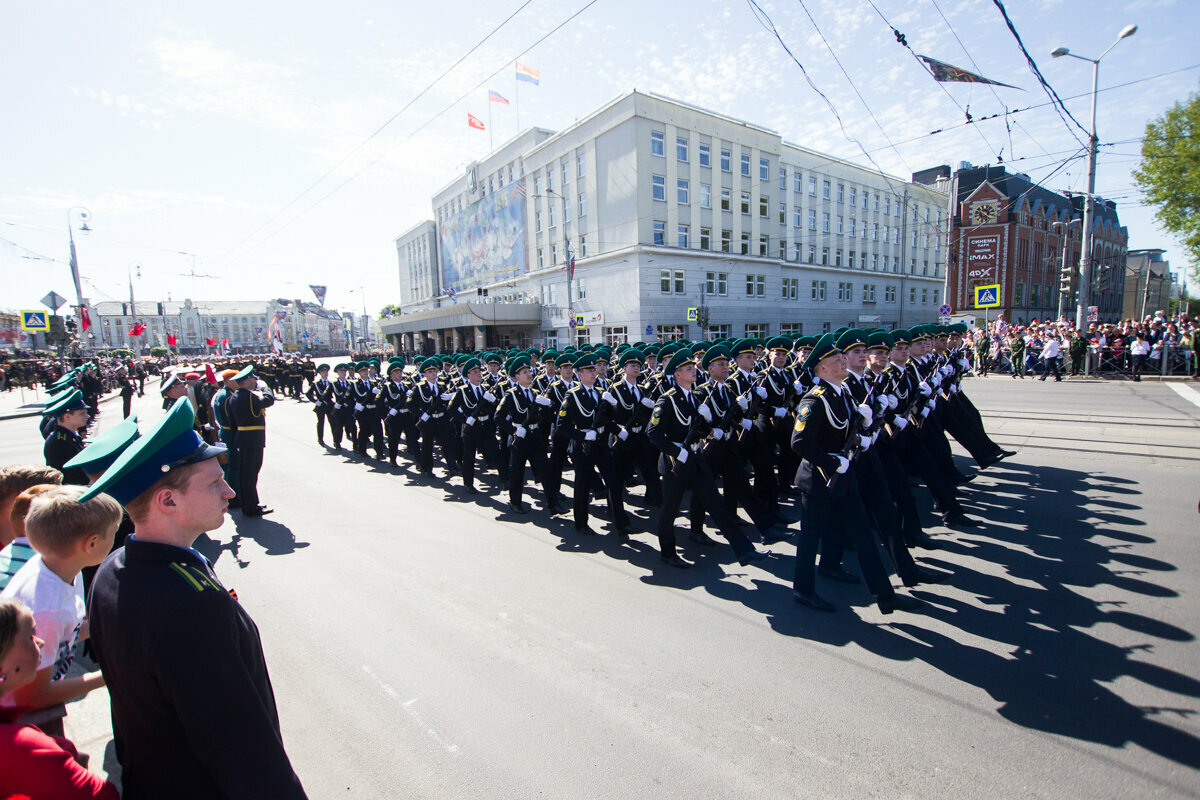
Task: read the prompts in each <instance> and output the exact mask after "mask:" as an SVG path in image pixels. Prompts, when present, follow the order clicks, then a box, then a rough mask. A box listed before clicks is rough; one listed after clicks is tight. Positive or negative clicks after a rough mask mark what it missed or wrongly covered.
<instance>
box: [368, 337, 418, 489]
mask: <svg viewBox="0 0 1200 800" xmlns="http://www.w3.org/2000/svg"><path fill="white" fill-rule="evenodd" d="M408 392H409V389H408V387H407V386H405V384H404V359H403V358H401V357H400V356H396V357H395V358H393V359H392V360H391V361H389V362H388V381H387V383H385V384H384V385H383V391H381V392H380V393H379V401H378V402H379V410H380V411H382V412H383V415H384V416H383V424H384V433H386V434H387V454H388V463H389V464H391V465H392V466H393V467H394V466H396V454H397V453H398V452H399V450H400V439H401V438H402V437H403V438H404V439H405V440H406V443H407V444H406V450H407V451H408V455H409V457H414V456H415V455H416V451H417V438H416V437H417V431H416V428H415V427H414V426H413V424H412V414H411V413H409V410H408Z"/></svg>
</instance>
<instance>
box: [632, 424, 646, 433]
mask: <svg viewBox="0 0 1200 800" xmlns="http://www.w3.org/2000/svg"><path fill="white" fill-rule="evenodd" d="M644 430H645V428H643V427H642V426H641V425H637V426H634V427H632V428H630V429H629V432H630V433H641V432H642V431H644Z"/></svg>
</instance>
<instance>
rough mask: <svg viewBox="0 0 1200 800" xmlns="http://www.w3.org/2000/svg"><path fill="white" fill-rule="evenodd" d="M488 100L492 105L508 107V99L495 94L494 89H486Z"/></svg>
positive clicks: (497, 93)
mask: <svg viewBox="0 0 1200 800" xmlns="http://www.w3.org/2000/svg"><path fill="white" fill-rule="evenodd" d="M488 100H490V101H491V102H493V103H504V105H508V98H507V97H505V96H504V95H502V94H500V93H499V92H497V91H496V90H495V89H488Z"/></svg>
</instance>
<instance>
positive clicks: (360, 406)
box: [354, 403, 364, 411]
mask: <svg viewBox="0 0 1200 800" xmlns="http://www.w3.org/2000/svg"><path fill="white" fill-rule="evenodd" d="M363 408H364V406H363V404H362V403H355V404H354V410H355V411H362V410H363Z"/></svg>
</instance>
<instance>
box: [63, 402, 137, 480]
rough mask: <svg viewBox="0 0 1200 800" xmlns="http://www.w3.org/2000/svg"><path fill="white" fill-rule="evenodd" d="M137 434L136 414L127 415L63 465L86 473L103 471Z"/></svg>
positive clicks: (91, 473) (131, 442) (92, 473)
mask: <svg viewBox="0 0 1200 800" xmlns="http://www.w3.org/2000/svg"><path fill="white" fill-rule="evenodd" d="M138 436H139V434H138V427H137V415H134V416H131V417H127V418H126V419H125V421H124V422H122V423H120V424H119V425H115V426H113V427H112V428H109V429H108V430H107V431H105V432H104V433H102V434H100V435H99V436H97V437H96V438H95V439H92V440H90V441H89V442H88V446H87V447H85V448H83V450H82V452H80V453H79V454H77V455H76V456H75V457H74V458H72V459H71V460H70V461H68V462H67V463H66V464H64V465H63V466H64V467H79V468H80V469H82V470H83V471H84V472H86V473H87V474H88V475H95V474H97V473H100V472H104V471H105V470H106V469H108V468H109V467H110V466H112V463H113V462H114V461H116V460H117V458H118V457H119V456H120V455H121V453H124V452H125V448H127V447H129V445H131V444H133V442H134V440H135V439H137V438H138Z"/></svg>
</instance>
